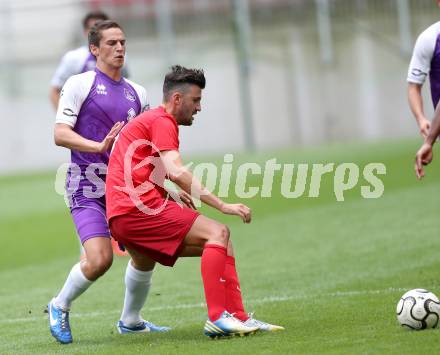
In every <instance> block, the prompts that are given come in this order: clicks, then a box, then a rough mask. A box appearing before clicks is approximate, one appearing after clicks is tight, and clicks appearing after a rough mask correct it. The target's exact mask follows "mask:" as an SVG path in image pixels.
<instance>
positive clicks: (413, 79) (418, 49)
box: [407, 22, 440, 84]
mask: <svg viewBox="0 0 440 355" xmlns="http://www.w3.org/2000/svg"><path fill="white" fill-rule="evenodd" d="M439 34H440V22H437V23H435V24H433V25H431V26H430V27H428V28H427V29H426V30H425V31H423V32H422V33H421V34H420V36H419V37H418V38H417V41H416V44H415V46H414V51H413V54H412V58H411V63H410V65H409V69H408V77H407V81H408V82H409V83H415V84H423V83H424V82H425V80H426V77H427V76H428V74H429V71H430V67H431V60H432V57H433V55H434V50H435V46H436V43H437V37H438V35H439Z"/></svg>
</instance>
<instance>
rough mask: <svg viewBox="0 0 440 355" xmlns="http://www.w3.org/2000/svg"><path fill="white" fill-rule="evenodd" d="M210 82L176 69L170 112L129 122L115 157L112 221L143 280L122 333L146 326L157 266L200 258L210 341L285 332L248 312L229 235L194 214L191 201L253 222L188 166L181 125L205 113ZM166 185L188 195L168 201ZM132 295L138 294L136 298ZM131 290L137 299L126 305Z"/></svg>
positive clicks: (166, 108) (162, 109) (165, 107)
mask: <svg viewBox="0 0 440 355" xmlns="http://www.w3.org/2000/svg"><path fill="white" fill-rule="evenodd" d="M204 88H205V76H204V73H203V71H202V70H196V69H186V68H184V67H181V66H174V67H173V68H172V70H171V72H170V73H168V74H167V75H166V76H165V81H164V85H163V104H162V105H161V106H159V107H157V108H155V109H153V110H150V111H147V112H145V113H143V114H141V115H140V116H138V117H137V118H135V119H133V120H132V121H131V122H129V123H128V124H127V125H126V127H125V128H124V129H123V130H122V131H121V133H120V135H119V137H118V139H117V141H116V143H115V145H114V149H113V152H112V154H111V156H110V161H109V167H108V172H107V180H106V201H107V218H108V220H109V226H110V230H111V233H112V235H113V237H114V238H115V239H116V240H117V241H119V242H120V243H122V244H123V245H124V246H125V247H126V249H127V250H128V252H129V254H130V256H131V258H132V260H131V266H132V267H133V270H135V271H136V273H137V275H138V276H139V277H138V279H139V282H138V284H137V285H133V284H132V285H131V286H130V288H129V287H128V285H127V291H126V296H125V301H124V308H123V312H122V316H121V320H120V321H119V322H118V329H119V331H120V332H124V331H125V329H126V328H127V327H128V328H130V327H133V326H135V324H136V323H138V322H141V321H142V318H141V317H140V311H141V309H142V306H143V305H144V303H145V297H144V295H146V293H144V292H143V283H142V275H143V274H144V273H148V272H151V270H152V269H153V268H154V265H155V262H159V263H161V264H163V265H166V266H173V265H174V263H175V262H176V260H177V258H179V257H184V256H201V273H202V280H203V285H204V290H205V298H206V303H207V306H208V320H207V321H206V323H205V328H204V333H205V335H207V336H210V337H218V336H229V335H235V334H240V335H243V334H248V333H252V332H255V331H256V330H258V329H260V330H265V331H274V330H281V329H284V328H282V327H280V326H275V325H271V324H268V323H265V322H262V321H259V320H256V319H254V318H252V317H251V316H249V315H248V314H247V313H246V312H245V311H244V307H243V302H242V298H241V291H240V285H239V280H238V277H237V272H236V269H235V258H234V252H233V248H232V243H231V240H230V233H229V229H228V227H227V226H226V225H223V224H221V223H219V222H217V221H215V220H212V219H210V218H207V217H205V216H203V215H201V214H200V213H198V212H197V211H195V210H194V209H192V208H194V204H193V202H192V199H191V195H192V196H197V197H199V198H200V199H201V201H202V202H203V203H206V204H208V205H209V206H211V207H213V208H215V209H217V210H219V211H221V212H222V213H224V214H228V215H236V216H239V217H240V218H241V219H242V220H243V222H245V223H250V222H251V210H250V209H249V208H248V207H247V206H245V205H243V204H228V203H225V202H223V201H222V200H221V199H219V198H218V197H217V196H215V195H214V194H212V193H211V192H209V191H208V190H207V189H205V188H204V187H203V186H202V185H201V183H200V182H199V181H198V180H197V179H196V178H194V176H193V175H192V173H191V171H190V170H189V169H187V168H186V167H185V166H184V165H183V162H182V159H181V157H180V154H179V136H178V135H179V128H178V126H179V125H184V126H190V125H191V124H192V122H193V115H195V114H196V113H197V112H199V111H200V110H201V104H200V103H201V98H202V89H204ZM165 179H169V180H171V181H172V182H173V183H175V184H176V185H177V186H178V187H180V188H181V189H182V191H181V193H179V195H178V196H177V197H174V200H175V201H177V200H179V199H180V200H181V202H183V204H178V203H177V202H175V201H172V200H170V199H169V198H168V196H169V194H168V193H167V190H166V189H165V185H164V181H165ZM133 289H136V290H137V293H136V296H135V297H134V296H133ZM129 290H131V295H132V296H130V297H127V294H128V291H129Z"/></svg>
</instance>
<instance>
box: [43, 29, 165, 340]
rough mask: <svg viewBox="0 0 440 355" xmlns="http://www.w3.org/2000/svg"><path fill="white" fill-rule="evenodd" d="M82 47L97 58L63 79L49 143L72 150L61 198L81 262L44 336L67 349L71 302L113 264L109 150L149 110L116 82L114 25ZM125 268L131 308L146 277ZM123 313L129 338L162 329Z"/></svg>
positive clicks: (120, 55)
mask: <svg viewBox="0 0 440 355" xmlns="http://www.w3.org/2000/svg"><path fill="white" fill-rule="evenodd" d="M89 48H90V51H91V53H92V54H93V55H94V56H95V57H96V59H97V65H96V69H95V70H94V71H88V72H86V73H82V74H78V75H74V76H72V77H70V78H69V79H68V80H67V82H66V84H65V85H64V87H63V89H62V91H61V97H60V102H59V105H58V111H57V115H56V124H55V130H54V138H55V143H56V144H57V145H59V146H63V147H66V148H68V149H70V150H71V163H72V164H71V167H70V169H69V171H68V173H67V179H66V190H67V197H68V200H69V203H70V212H71V215H72V218H73V222H74V224H75V227H76V230H77V233H78V236H79V238H80V240H81V243H82V245H83V247H84V249H85V253H86V258H85V259H84V260H82V261H80V262H79V263H77V264H76V265H74V266H73V268H72V269H71V271H70V273H69V275H68V277H67V280H66V282H65V284H64V286H63V288H62V289H61V291H60V292H59V293H58V295H57V296H56V297H54V298H53V299H52V300H51V301H50V302H49V304H48V313H49V322H50V326H49V327H50V331H51V334H52V335H53V336H54V337H55V339H56V340H57V341H59V342H60V343H63V344H68V343H71V342H72V335H71V330H70V324H69V311H70V307H71V304H72V302H73V301H74V300H75V299H76V298H78V297H79V296H80V295H81V294H82V293H83V292H84V291H86V290H87V289H88V288H89V287H90V285H92V283H93V282H94V281H96V280H97V279H98V278H99V277H100V276H102V275H103V274H104V273H105V272H106V271H107V270H108V269H109V268H110V266H111V264H112V261H113V252H112V246H111V242H110V231H109V228H108V224H107V220H106V206H105V176H106V167H107V164H108V160H109V155H110V149H111V147H112V145H113V142H114V140H115V138H116V136H117V134H118V133H119V131H120V130H121V128H122V127H123V126H124V124H125V123H126V122H127V121H128V120H130V119H132V118H134V117H135V116H137V115H138V114H139V113H141V112H142V111H144V110H145V109H147V108H148V102H147V96H146V91H145V89H144V88H143V87H141V86H140V85H137V84H135V83H133V82H131V81H129V80H127V79H125V78H123V77H122V72H121V69H122V66H123V64H124V56H125V35H124V32H123V31H122V29H121V27H120V26H119V25H118V24H117V23H116V22H113V21H101V22H98V23H97V24H96V25H95V26H94V27H93V28H92V29H91V31H90V33H89ZM130 262H131V261H129V263H128V266H127V271H126V275H125V282H126V285H127V290H126V296H125V297H126V302H128V303H130V304H133V305H134V306H133V307H136V304H137V303H136V302H132V299H136V297H137V296H136V294H135V292H138V290H139V289H140V288H141V289H142V290H143V291H142V293H143V294H145V293H148V290H149V287H150V283H151V276H152V270H151V271H149V272H139V271H137V270H134V269H133V267H132V266H131V265H130ZM145 291H146V292H145ZM145 298H146V297H145ZM145 298H143V300H142V304H143V302H144V301H145ZM130 312H131V311H130V309H129V310H128V311H127V312H126V313H128V314H126V315H123V316H122V318H124V319H125V322H124V323H125V324H128V325H129V327H130V326H131V327H132V329H133V332H146V331H166V330H167V329H168V328H166V327H158V326H155V325H154V324H152V323H149V322H146V321H144V320H139V319H135V318H136V314H138V310H137V309H135V310H133V314H134V315H135V316H133V317H131V315H130ZM132 318H133V319H132ZM135 323H136V324H135Z"/></svg>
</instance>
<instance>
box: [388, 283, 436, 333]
mask: <svg viewBox="0 0 440 355" xmlns="http://www.w3.org/2000/svg"><path fill="white" fill-rule="evenodd" d="M396 313H397V320H398V321H399V323H400V325H402V326H403V327H408V328H410V329H417V330H420V329H426V328H435V327H436V326H437V324H438V321H439V318H440V301H439V299H438V298H437V296H436V295H434V294H433V293H432V292H429V291H426V290H424V289H422V288H416V289H414V290H410V291H408V292H406V293H405V294H404V295H403V296H402V298H401V299H400V300H399V302H398V303H397V309H396Z"/></svg>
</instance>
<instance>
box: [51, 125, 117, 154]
mask: <svg viewBox="0 0 440 355" xmlns="http://www.w3.org/2000/svg"><path fill="white" fill-rule="evenodd" d="M123 126H124V122H123V121H121V122H116V123H115V125H114V126H113V127H112V128H111V129H110V131H109V133H108V134H107V136H106V137H105V138H104V139H103V140H102V141H101V142H95V141H93V140H90V139H87V138H84V137H83V136H81V135H79V134H78V133H76V132H75V131H74V130H73V128H72V127H71V126H69V125H68V124H65V123H56V124H55V130H54V139H55V144H56V145H58V146H62V147H65V148H68V149H72V150H78V151H81V152H90V153H104V152H106V151H108V150H109V149H111V147H112V145H113V143H114V141H115V138H116V136H117V135H118V133H119V131H120V130H121V129H122V127H123Z"/></svg>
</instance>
